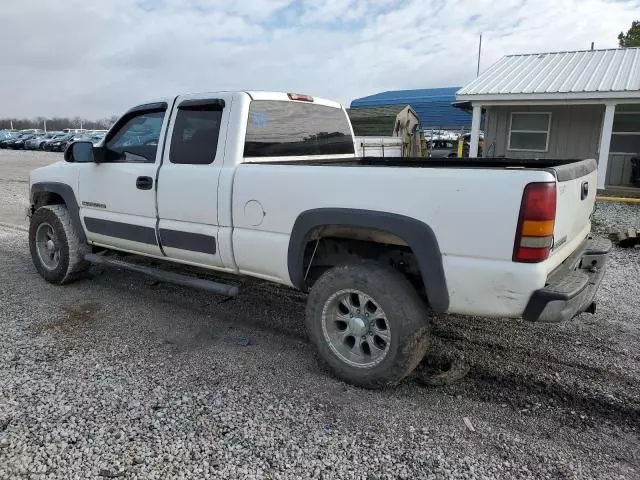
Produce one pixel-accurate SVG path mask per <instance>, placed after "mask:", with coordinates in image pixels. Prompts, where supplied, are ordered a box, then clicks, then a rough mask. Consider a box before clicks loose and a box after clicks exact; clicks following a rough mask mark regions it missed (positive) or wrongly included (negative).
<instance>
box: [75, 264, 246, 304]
mask: <svg viewBox="0 0 640 480" xmlns="http://www.w3.org/2000/svg"><path fill="white" fill-rule="evenodd" d="M84 259H85V260H86V261H87V262H90V263H95V264H97V265H104V266H107V267H116V268H123V269H125V270H131V271H132V272H138V273H143V274H145V275H148V276H150V277H152V278H155V279H157V280H160V281H162V282H168V283H175V284H176V285H183V286H185V287H193V288H199V289H200V290H206V291H208V292H211V293H216V294H218V295H224V296H227V297H235V296H236V295H238V287H236V286H235V285H226V284H224V283H218V282H212V281H211V280H205V279H203V278H195V277H189V276H187V275H180V274H178V273H173V272H167V271H165V270H160V269H158V268H153V267H146V266H144V265H136V264H133V263H128V262H124V261H122V260H117V259H115V258H109V257H105V256H103V255H97V254H95V253H88V254H86V255H85V256H84Z"/></svg>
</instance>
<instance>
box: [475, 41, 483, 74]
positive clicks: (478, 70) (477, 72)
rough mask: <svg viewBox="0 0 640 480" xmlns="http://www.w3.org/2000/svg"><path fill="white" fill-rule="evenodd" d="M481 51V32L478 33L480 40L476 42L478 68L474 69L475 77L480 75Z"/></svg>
mask: <svg viewBox="0 0 640 480" xmlns="http://www.w3.org/2000/svg"><path fill="white" fill-rule="evenodd" d="M481 53H482V34H480V42H478V68H477V69H476V77H477V76H479V75H480V54H481Z"/></svg>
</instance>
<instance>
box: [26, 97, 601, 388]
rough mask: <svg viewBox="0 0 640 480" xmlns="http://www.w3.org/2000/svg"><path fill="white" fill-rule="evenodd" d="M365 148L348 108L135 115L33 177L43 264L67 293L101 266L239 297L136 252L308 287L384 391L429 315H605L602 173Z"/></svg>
mask: <svg viewBox="0 0 640 480" xmlns="http://www.w3.org/2000/svg"><path fill="white" fill-rule="evenodd" d="M353 138H354V137H353V131H352V128H351V125H350V123H349V119H348V117H347V115H346V113H345V110H344V108H342V107H341V106H340V105H339V104H337V103H334V102H331V101H327V100H322V99H320V98H316V97H310V96H307V95H299V94H291V93H290V94H286V93H265V92H233V93H232V92H216V93H207V94H198V95H184V96H179V97H175V98H168V99H164V100H161V101H157V102H154V103H147V104H144V105H139V106H137V107H134V108H132V109H131V110H129V111H128V112H126V113H125V114H124V116H123V117H122V118H120V120H118V122H117V123H116V124H115V125H114V126H113V128H111V130H110V131H109V132H108V134H107V135H106V137H105V139H104V140H103V141H102V142H101V143H100V144H98V145H97V146H94V145H92V144H91V143H90V142H83V141H79V142H75V143H73V144H72V145H71V146H70V147H69V148H68V149H67V151H66V152H65V161H64V162H59V163H56V164H53V165H50V166H47V167H44V168H40V169H37V170H35V171H33V172H32V173H31V176H30V198H31V208H30V215H31V222H30V230H29V242H30V250H31V256H32V258H33V262H34V264H35V266H36V268H37V270H38V272H39V273H40V274H41V275H42V276H43V277H44V278H45V279H46V280H48V281H49V282H52V283H57V284H62V283H66V282H68V281H70V280H72V279H74V278H75V277H77V275H78V274H79V273H80V272H82V271H84V270H86V269H87V267H88V266H89V265H90V263H92V262H94V263H96V262H97V263H101V264H104V265H112V266H117V267H124V268H129V269H131V270H136V271H141V272H144V273H148V274H150V275H153V276H155V277H157V278H160V279H162V280H166V281H173V282H176V283H181V284H184V285H195V286H198V287H201V288H205V289H208V290H209V291H212V292H216V293H220V294H223V295H228V296H234V295H236V294H237V293H238V288H237V287H235V286H231V285H225V284H222V283H218V282H213V281H211V280H207V279H203V278H197V277H194V276H193V274H191V275H190V276H189V275H184V274H178V273H175V271H167V269H164V270H163V269H157V268H151V267H148V266H145V265H141V264H140V262H135V261H133V262H132V261H130V260H129V261H127V258H129V257H130V256H127V255H115V253H114V252H127V253H129V254H135V255H142V256H146V257H153V258H156V259H162V260H167V261H170V262H175V263H179V264H184V265H190V266H195V267H201V268H203V269H209V270H218V271H223V272H230V273H233V274H237V275H246V276H253V277H258V278H261V279H265V280H269V281H272V282H277V283H280V284H284V285H288V286H290V287H294V288H297V289H300V290H303V291H305V292H307V291H308V292H309V295H308V303H307V309H306V326H307V329H308V332H309V336H310V338H311V340H312V342H313V343H314V344H315V346H316V347H317V350H318V353H319V356H320V357H321V358H322V359H323V360H324V361H325V362H326V363H327V364H328V365H329V367H330V368H331V369H332V370H333V371H334V372H335V373H336V374H337V375H338V376H339V377H341V378H343V379H345V380H346V381H348V382H351V383H353V384H356V385H360V386H364V387H371V388H373V387H382V386H385V385H393V384H395V383H398V382H399V381H400V380H402V379H403V378H404V377H405V376H406V375H407V374H409V373H410V372H411V371H412V370H413V369H414V367H415V366H416V365H417V364H418V363H419V362H420V360H421V359H422V358H423V356H424V354H425V352H426V351H427V348H428V343H429V342H428V340H429V332H430V330H429V320H428V319H429V313H428V312H429V311H432V312H436V313H456V314H466V315H476V316H477V315H485V316H500V317H508V318H519V317H524V318H525V319H526V320H530V321H546V322H556V321H560V320H564V319H569V318H572V317H574V316H576V315H578V314H580V313H582V312H584V311H590V310H593V308H595V303H594V295H595V293H596V290H597V288H598V286H599V284H600V281H601V279H602V276H603V274H604V271H605V262H606V258H607V253H608V251H609V249H610V248H611V243H610V242H609V241H608V240H601V239H595V238H592V237H591V236H590V228H591V224H590V215H591V213H592V210H593V207H594V201H595V194H596V174H597V172H596V169H597V166H596V162H595V161H594V160H581V161H580V160H576V161H569V160H558V161H554V160H510V159H504V158H499V159H492V158H476V159H412V158H398V159H389V158H357V157H356V154H355V152H356V147H355V145H354V139H353ZM118 257H122V258H120V259H118ZM123 259H124V260H123ZM172 270H175V269H172ZM188 270H189V271H190V272H193V271H194V270H196V271H197V270H198V269H197V268H196V269H194V268H189V269H188ZM470 321H473V320H470Z"/></svg>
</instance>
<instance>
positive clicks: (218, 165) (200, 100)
mask: <svg viewBox="0 0 640 480" xmlns="http://www.w3.org/2000/svg"><path fill="white" fill-rule="evenodd" d="M231 102H232V96H231V95H230V94H228V93H210V94H198V95H185V96H182V97H178V99H177V100H176V108H175V109H174V111H173V113H172V116H171V121H170V123H169V132H168V138H167V148H166V150H165V154H164V158H163V161H162V167H161V168H160V172H159V176H158V216H159V219H160V220H159V224H158V236H159V238H160V243H161V245H162V249H163V251H164V254H165V255H166V256H167V257H169V258H172V259H176V260H180V261H183V262H188V263H192V264H197V265H204V266H209V267H217V268H221V269H224V268H225V265H224V264H223V261H222V258H221V252H220V248H219V247H220V245H219V242H218V231H219V222H218V180H219V177H220V172H221V169H222V165H223V160H224V152H225V142H226V130H227V124H228V122H229V111H230V109H231Z"/></svg>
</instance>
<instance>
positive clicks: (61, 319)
mask: <svg viewBox="0 0 640 480" xmlns="http://www.w3.org/2000/svg"><path fill="white" fill-rule="evenodd" d="M99 310H100V305H99V304H98V303H96V302H85V303H80V304H75V305H63V306H62V307H60V312H59V314H58V315H57V316H56V317H55V318H52V319H50V320H45V321H42V322H38V323H36V324H34V325H33V326H32V327H31V330H32V331H33V332H34V333H37V334H42V333H45V332H47V331H57V332H61V333H72V332H74V331H78V330H82V329H85V328H86V327H88V326H89V325H91V324H92V323H93V322H94V321H95V317H96V313H97V312H98V311H99Z"/></svg>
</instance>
